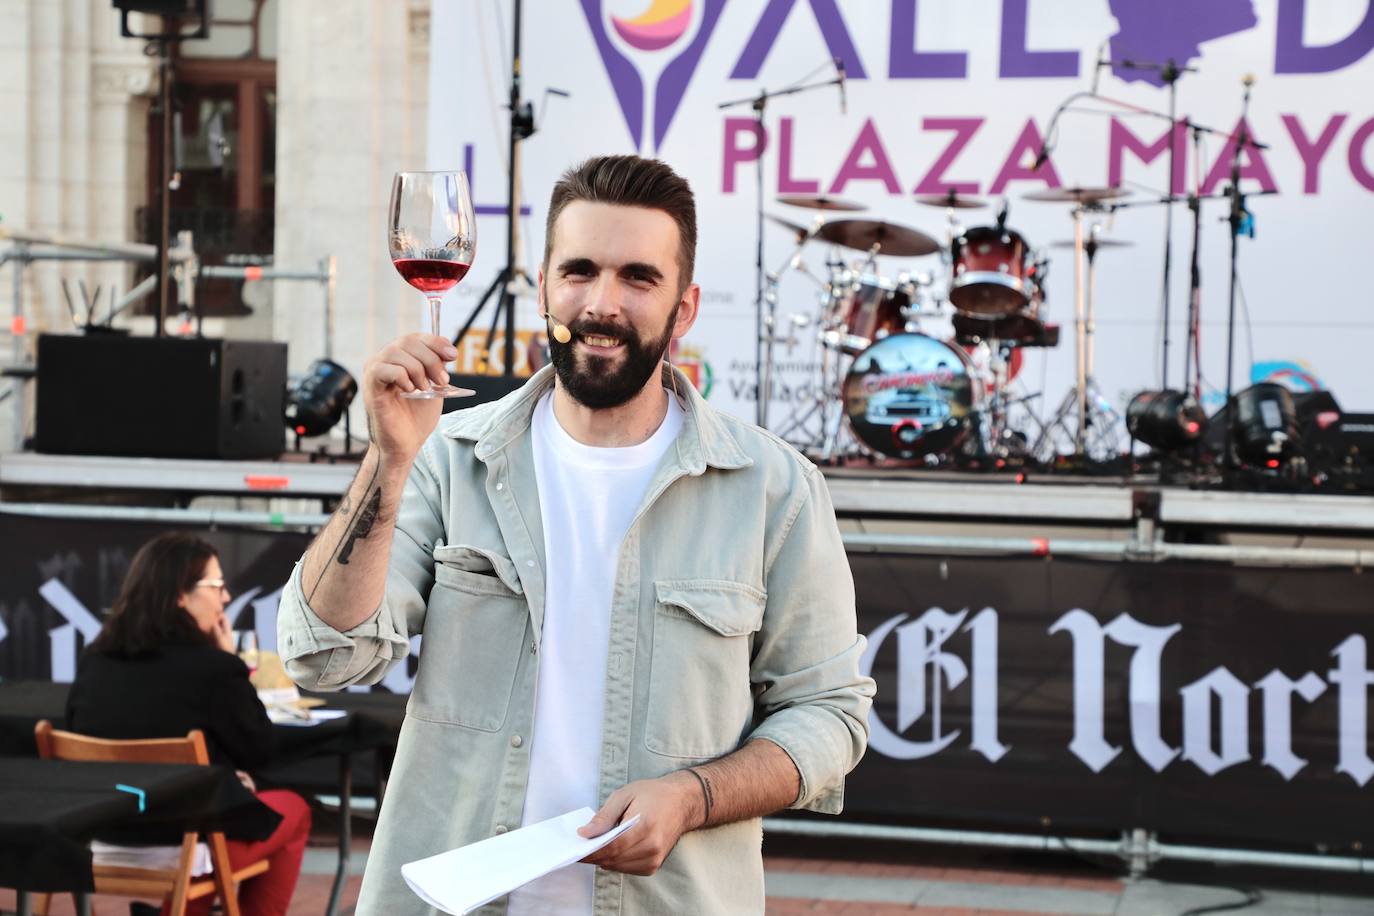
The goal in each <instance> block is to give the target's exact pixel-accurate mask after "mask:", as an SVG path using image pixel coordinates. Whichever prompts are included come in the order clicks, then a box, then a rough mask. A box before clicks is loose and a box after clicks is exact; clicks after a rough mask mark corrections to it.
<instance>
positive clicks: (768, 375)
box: [716, 71, 844, 429]
mask: <svg viewBox="0 0 1374 916" xmlns="http://www.w3.org/2000/svg"><path fill="white" fill-rule="evenodd" d="M813 72H814V71H813ZM843 85H844V77H843V76H842V75H841V76H836V77H835V78H834V79H828V80H821V81H819V82H815V83H806V84H803V85H801V86H792V87H790V88H788V89H778V90H776V91H773V92H769V91H768V90H767V89H760V90H759V93H758V95H754V96H749V97H747V98H742V99H732V100H730V101H728V102H721V103H720V104H718V105H717V106H716V108H717V109H720V110H724V109H728V108H738V107H740V106H742V105H748V106H749V107H750V108H751V109H753V111H754V119H755V122H756V124H757V125H758V126H757V131H758V132H757V134H756V136H757V137H758V144H759V146H758V150H759V156H758V168H756V169H755V173H756V174H755V179H756V180H755V186H756V190H757V194H756V201H755V204H756V206H755V213H754V216H755V227H756V229H755V233H756V235H755V240H756V245H755V249H754V327H755V341H754V385H755V399H756V403H755V409H754V422H755V423H757V424H758V425H759V426H761V427H763V428H764V429H767V428H768V401H769V399H770V398H771V396H772V392H773V378H772V374H773V372H772V370H773V344H774V343H776V340H775V337H776V335H775V333H774V328H775V327H776V326H777V315H776V312H777V300H776V299H775V298H772V297H769V296H767V295H766V294H765V286H766V276H765V273H764V268H763V153H764V150H766V149H767V148H768V140H767V134H766V133H765V131H764V126H763V116H764V112H765V111H766V109H767V108H768V103H769V102H770V101H772V100H773V99H777V98H782V97H783V96H788V95H797V94H798V93H802V92H810V91H812V90H814V89H821V88H824V87H826V86H843ZM765 302H767V305H768V309H767V311H768V314H767V315H766V316H765V315H764V304H765Z"/></svg>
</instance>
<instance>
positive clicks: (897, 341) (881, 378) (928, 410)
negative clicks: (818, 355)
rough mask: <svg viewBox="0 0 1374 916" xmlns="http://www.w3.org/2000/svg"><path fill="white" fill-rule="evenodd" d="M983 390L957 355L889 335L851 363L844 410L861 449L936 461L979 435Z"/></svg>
mask: <svg viewBox="0 0 1374 916" xmlns="http://www.w3.org/2000/svg"><path fill="white" fill-rule="evenodd" d="M981 399H982V386H981V384H980V383H979V381H978V379H977V377H976V376H975V374H974V372H973V363H972V361H971V360H970V359H969V357H968V354H966V353H965V352H964V351H963V350H962V349H960V348H958V347H955V346H951V345H950V344H947V343H944V342H942V341H939V340H936V339H935V338H933V337H927V336H926V335H924V334H893V335H892V336H891V337H885V338H883V339H882V340H880V341H878V342H877V343H875V344H873V346H871V347H869V348H868V349H867V350H864V351H863V352H862V353H860V354H859V355H858V356H856V357H855V358H854V363H853V365H851V366H850V368H849V373H848V374H847V375H846V376H845V379H844V410H845V415H846V416H848V418H849V426H850V428H851V429H852V430H853V431H854V435H855V436H856V437H858V439H859V441H860V442H862V443H864V444H865V445H867V446H868V447H869V448H871V449H873V450H874V451H875V452H878V453H880V454H883V455H888V456H890V457H893V458H919V457H922V456H926V455H939V454H942V453H944V452H948V451H950V450H952V449H954V448H957V447H958V446H959V445H960V444H961V443H962V442H963V441H964V440H965V439H967V438H968V436H969V435H970V434H971V433H972V432H973V431H974V430H975V428H976V427H977V415H976V414H975V412H974V406H975V405H976V404H977V403H978V402H979V401H980V400H981Z"/></svg>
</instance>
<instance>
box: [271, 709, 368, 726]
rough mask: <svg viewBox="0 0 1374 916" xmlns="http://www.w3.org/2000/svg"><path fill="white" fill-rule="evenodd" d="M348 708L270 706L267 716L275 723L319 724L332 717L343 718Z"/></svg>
mask: <svg viewBox="0 0 1374 916" xmlns="http://www.w3.org/2000/svg"><path fill="white" fill-rule="evenodd" d="M346 715H348V710H346V709H299V708H297V707H294V706H269V707H267V718H268V719H270V720H271V721H272V724H273V725H319V724H320V723H321V722H328V721H329V720H330V719H342V718H343V717H344V716H346Z"/></svg>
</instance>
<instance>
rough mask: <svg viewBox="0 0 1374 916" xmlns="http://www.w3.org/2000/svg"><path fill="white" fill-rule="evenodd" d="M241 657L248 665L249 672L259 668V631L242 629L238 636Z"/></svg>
mask: <svg viewBox="0 0 1374 916" xmlns="http://www.w3.org/2000/svg"><path fill="white" fill-rule="evenodd" d="M238 653H239V658H241V659H242V660H243V663H244V664H245V665H247V666H248V673H249V674H252V673H253V672H255V671H257V670H258V631H257V630H240V631H239V638H238Z"/></svg>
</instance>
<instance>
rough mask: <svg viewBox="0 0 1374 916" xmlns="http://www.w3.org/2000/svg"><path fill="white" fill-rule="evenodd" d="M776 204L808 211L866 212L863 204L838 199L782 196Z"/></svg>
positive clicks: (800, 195) (795, 195) (797, 195)
mask: <svg viewBox="0 0 1374 916" xmlns="http://www.w3.org/2000/svg"><path fill="white" fill-rule="evenodd" d="M778 203H780V204H787V205H788V206H789V207H805V208H806V209H808V210H866V209H868V208H867V207H866V206H864V205H863V204H856V203H855V202H854V201H852V200H841V199H840V198H838V197H825V196H820V197H812V196H809V195H805V194H790V195H783V196H782V197H779V198H778Z"/></svg>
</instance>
